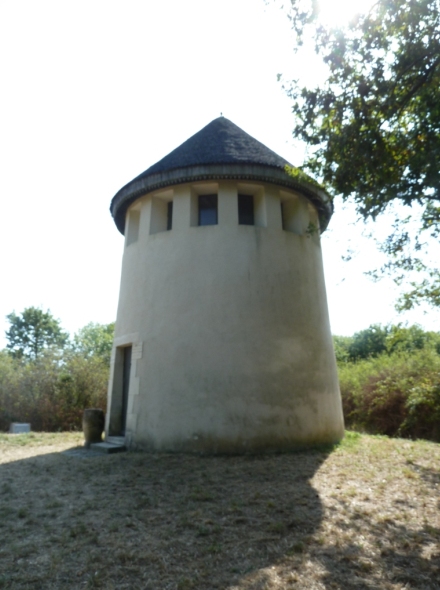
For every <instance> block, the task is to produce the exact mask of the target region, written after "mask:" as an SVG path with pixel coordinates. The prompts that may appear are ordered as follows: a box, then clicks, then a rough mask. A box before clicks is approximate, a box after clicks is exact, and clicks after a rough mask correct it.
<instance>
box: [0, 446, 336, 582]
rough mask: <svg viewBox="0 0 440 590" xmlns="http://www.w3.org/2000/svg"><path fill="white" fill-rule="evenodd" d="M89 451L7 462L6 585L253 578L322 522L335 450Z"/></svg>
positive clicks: (1, 507) (1, 469) (2, 474)
mask: <svg viewBox="0 0 440 590" xmlns="http://www.w3.org/2000/svg"><path fill="white" fill-rule="evenodd" d="M81 454H82V455H83V453H78V452H73V453H72V452H70V453H53V454H51V455H42V456H37V457H32V458H29V459H25V460H21V461H16V462H13V463H7V464H3V465H0V481H1V482H2V484H1V485H0V519H1V524H0V534H1V535H2V537H3V538H4V541H5V543H4V548H3V549H2V551H1V552H0V571H1V572H3V574H2V575H3V577H2V575H0V588H1V587H2V583H3V587H8V588H9V587H11V588H17V589H21V588H28V587H30V585H32V587H33V588H38V587H42V588H43V587H44V588H52V587H61V586H62V587H68V588H84V587H102V588H118V589H120V588H131V589H135V588H142V589H146V588H154V589H158V588H178V589H186V588H200V589H203V588H209V589H212V588H228V587H231V588H234V587H240V588H251V587H252V588H257V587H260V586H259V584H260V582H258V581H256V579H255V573H256V572H257V573H258V572H259V570H261V569H264V568H268V567H270V566H271V565H272V564H273V563H275V562H277V561H278V560H279V559H281V558H282V556H285V555H295V556H301V555H302V554H303V552H304V550H305V547H306V544H307V539H308V538H309V537H310V535H312V534H313V533H314V531H315V530H316V529H317V528H318V527H319V525H320V523H321V519H322V505H321V502H320V499H319V496H318V494H317V493H316V491H315V490H314V489H313V487H312V486H311V485H310V479H311V478H312V477H313V475H314V473H315V472H316V470H317V469H318V468H319V467H320V465H321V464H322V462H323V461H324V460H325V458H326V456H327V452H298V453H292V454H280V455H267V456H265V455H261V456H235V457H197V456H188V455H170V454H157V455H155V454H143V453H125V454H120V455H114V456H91V455H88V456H80V455H81ZM75 455H78V456H75ZM18 566H19V567H18ZM257 577H258V576H257ZM249 584H251V585H249ZM255 584H257V585H255ZM260 585H261V584H260Z"/></svg>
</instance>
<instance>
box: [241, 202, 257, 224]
mask: <svg viewBox="0 0 440 590" xmlns="http://www.w3.org/2000/svg"><path fill="white" fill-rule="evenodd" d="M238 223H239V224H240V225H255V217H254V197H253V195H238Z"/></svg>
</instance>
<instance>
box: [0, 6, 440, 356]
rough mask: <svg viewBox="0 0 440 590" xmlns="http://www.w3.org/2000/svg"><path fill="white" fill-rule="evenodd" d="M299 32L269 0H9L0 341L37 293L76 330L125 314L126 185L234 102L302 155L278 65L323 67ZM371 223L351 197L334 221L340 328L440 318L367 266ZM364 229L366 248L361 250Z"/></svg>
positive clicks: (234, 110)
mask: <svg viewBox="0 0 440 590" xmlns="http://www.w3.org/2000/svg"><path fill="white" fill-rule="evenodd" d="M328 4H330V0H328ZM352 4H353V2H351V3H350V5H352ZM333 5H334V10H333V11H331V14H334V13H335V11H339V14H340V15H342V14H343V13H344V4H343V3H341V2H340V3H337V2H336V1H335V2H333ZM341 18H342V17H341ZM293 43H294V39H293V35H292V33H291V31H290V25H289V22H288V19H287V18H286V16H285V14H284V13H283V12H282V11H281V10H279V9H278V8H277V7H276V6H274V5H271V4H268V5H266V4H265V3H264V0H222V1H221V2H218V1H216V0H212V1H210V2H206V0H205V1H203V0H186V1H185V2H182V1H179V0H168V1H164V2H152V1H148V0H144V1H140V0H138V1H136V0H124V2H122V1H112V0H105V1H104V0H87V1H85V0H76V1H75V2H67V1H61V2H60V0H39V1H38V2H35V0H0V84H1V88H2V91H1V93H0V199H1V219H2V222H3V223H2V229H1V231H0V269H1V277H2V286H1V291H0V348H1V347H3V346H4V345H5V343H6V342H5V339H4V337H3V334H4V330H5V329H6V328H7V322H6V319H5V316H6V314H8V313H10V312H11V311H13V310H15V311H16V312H20V311H22V310H23V309H24V308H25V307H29V306H32V305H35V306H41V307H43V308H44V309H50V310H51V311H52V313H53V314H54V315H55V317H57V318H59V319H60V320H61V323H62V326H63V327H64V328H65V329H66V330H68V331H69V332H71V333H73V332H75V331H76V330H78V329H79V328H80V327H82V326H84V325H85V324H87V323H88V322H90V321H93V322H102V323H107V322H110V321H113V320H114V319H115V317H116V307H117V301H118V291H119V278H120V267H121V259H122V249H123V237H122V236H121V235H120V234H119V232H118V231H117V229H116V227H115V225H114V223H113V220H112V218H111V216H110V213H109V205H110V200H111V198H112V197H113V195H114V194H115V193H116V192H117V191H118V190H119V189H120V188H121V187H122V186H123V185H124V184H126V183H127V182H129V181H130V180H131V179H132V178H134V177H135V176H137V175H138V174H140V173H141V172H142V171H144V170H145V169H146V168H148V167H149V166H150V165H152V164H153V163H155V162H156V161H158V160H159V159H161V158H162V157H163V156H164V155H166V154H167V153H168V152H170V151H171V150H172V149H174V148H175V147H177V146H178V145H179V144H180V143H182V142H183V141H184V140H185V139H187V138H188V137H190V136H191V135H193V134H194V133H195V132H197V131H198V130H199V129H201V128H202V127H204V126H205V125H206V124H207V123H209V122H210V121H211V120H212V119H214V118H216V117H218V116H219V115H220V113H223V114H224V115H225V116H226V117H228V118H229V119H231V120H232V121H233V122H234V123H236V124H237V125H239V126H240V127H242V128H243V129H244V130H245V131H246V132H248V133H250V134H251V135H252V136H254V137H255V138H256V139H258V140H260V141H262V142H263V143H264V144H266V145H267V146H268V147H269V148H271V149H273V150H274V151H276V152H277V153H278V154H280V155H281V156H283V157H285V158H286V159H287V160H289V161H290V162H292V164H301V163H302V159H303V156H304V148H303V146H301V145H298V144H294V142H293V140H292V138H291V129H292V127H293V115H292V113H291V105H290V102H289V99H288V98H287V97H286V96H285V94H284V92H283V90H282V88H281V85H280V84H279V83H278V82H277V74H278V73H283V75H284V77H285V78H286V79H289V77H290V78H291V77H300V78H303V79H310V76H313V75H316V74H317V71H318V70H319V65H318V64H317V62H316V60H314V59H313V56H312V55H310V54H308V55H307V54H306V55H304V53H303V54H302V55H295V54H294V51H293ZM362 231H363V226H362V224H359V223H356V222H355V218H354V215H353V212H352V211H350V210H349V209H347V210H343V209H342V208H341V207H339V210H338V209H337V211H336V213H335V215H334V217H333V219H332V222H331V224H330V228H329V230H328V231H327V232H326V233H325V234H324V236H323V250H324V260H325V271H326V282H327V290H328V299H329V308H330V317H331V324H332V329H333V332H334V333H338V334H351V333H353V332H354V331H357V330H360V329H362V328H364V327H367V326H368V325H370V324H371V323H375V322H382V323H387V322H390V321H399V320H400V321H410V322H415V321H418V322H419V323H421V324H422V325H424V326H425V327H429V328H430V329H436V330H440V314H439V313H433V312H431V313H430V314H429V315H428V316H424V315H422V314H421V313H420V312H416V313H412V314H407V315H402V316H397V314H396V313H395V312H394V309H393V301H394V299H395V296H396V294H397V292H396V291H395V288H394V286H393V285H392V283H391V282H390V281H384V282H382V283H379V284H373V283H371V282H370V281H369V280H368V279H366V278H365V277H364V275H363V272H364V270H367V269H368V268H371V266H372V262H373V263H374V260H375V256H376V254H375V249H374V246H373V243H372V240H371V239H368V238H362V236H361V233H362ZM350 238H351V246H353V241H354V242H355V244H356V248H357V250H358V251H359V254H358V256H357V257H356V259H355V262H354V263H350V264H347V263H345V262H343V261H342V260H341V255H343V254H344V253H345V252H346V250H347V247H348V246H347V244H348V241H347V240H349V239H350ZM373 266H374V264H373Z"/></svg>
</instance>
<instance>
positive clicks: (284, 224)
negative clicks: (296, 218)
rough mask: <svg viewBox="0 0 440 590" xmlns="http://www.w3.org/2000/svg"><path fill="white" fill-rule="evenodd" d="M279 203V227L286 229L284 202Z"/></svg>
mask: <svg viewBox="0 0 440 590" xmlns="http://www.w3.org/2000/svg"><path fill="white" fill-rule="evenodd" d="M280 205H281V227H282V228H283V229H286V218H285V216H284V203H280Z"/></svg>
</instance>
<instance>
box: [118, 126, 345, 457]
mask: <svg viewBox="0 0 440 590" xmlns="http://www.w3.org/2000/svg"><path fill="white" fill-rule="evenodd" d="M287 165H288V162H286V161H285V160H284V159H283V158H281V157H280V156H278V155H277V154H275V153H274V152H272V151H271V150H269V149H268V148H267V147H265V146H264V145H263V144H261V143H260V142H258V141H257V140H256V139H254V138H253V137H251V136H250V135H248V134H247V133H245V132H244V131H243V130H241V129H240V128H239V127H237V126H236V125H234V124H233V123H232V122H231V121H229V120H228V119H226V118H224V117H220V118H218V119H215V120H214V121H212V122H211V123H209V125H207V126H206V127H204V128H203V129H202V130H201V131H199V132H198V133H196V134H195V135H193V136H192V137H191V138H190V139H188V140H187V141H186V142H184V143H183V144H182V145H181V146H179V147H178V148H176V149H175V150H174V151H172V152H171V153H170V154H168V156H166V157H165V158H163V159H162V160H160V161H159V162H157V163H156V164H154V165H153V166H151V167H150V168H149V169H148V170H146V171H145V172H143V173H142V174H141V175H140V176H138V177H137V178H135V179H134V180H132V181H131V182H129V183H128V184H127V185H126V186H124V187H123V188H122V189H121V190H120V191H119V192H118V193H117V194H116V195H115V197H114V198H113V200H112V203H111V213H112V215H113V218H114V220H115V223H116V226H117V227H118V229H119V231H120V232H121V233H123V234H124V235H125V248H124V256H123V263H122V277H121V288H120V296H119V306H118V313H117V320H116V332H115V341H114V349H113V355H112V364H111V377H110V385H109V400H108V413H107V423H106V434H107V436H112V435H113V436H115V435H119V436H120V435H123V436H125V440H126V444H128V445H129V446H132V447H141V448H146V449H155V450H167V451H170V450H172V451H196V452H231V453H234V452H246V451H272V450H283V449H291V448H297V447H303V446H308V445H316V444H323V443H333V442H336V441H338V440H340V439H341V438H342V436H343V417H342V409H341V400H340V393H339V386H338V378H337V370H336V362H335V356H334V351H333V343H332V336H331V332H330V325H329V318H328V310H327V301H326V293H325V284H324V274H323V267H322V256H321V246H320V232H322V231H324V229H325V228H326V226H327V224H328V222H329V219H330V217H331V214H332V204H331V201H330V199H329V196H328V195H327V194H326V193H325V192H324V191H323V190H322V189H320V188H319V187H318V186H317V185H315V184H314V183H313V182H311V181H308V180H307V177H305V178H304V177H303V176H301V175H295V174H293V175H292V174H289V173H288V172H287V171H286V166H287ZM304 176H305V175H304Z"/></svg>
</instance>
